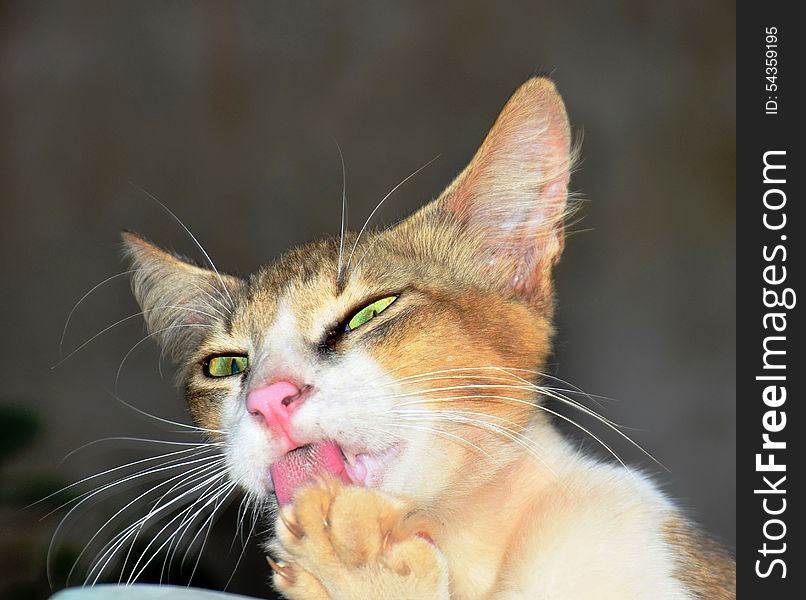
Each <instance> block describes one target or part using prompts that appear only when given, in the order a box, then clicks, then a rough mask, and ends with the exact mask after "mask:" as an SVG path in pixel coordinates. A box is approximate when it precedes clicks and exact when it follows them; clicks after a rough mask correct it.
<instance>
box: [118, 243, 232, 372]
mask: <svg viewBox="0 0 806 600" xmlns="http://www.w3.org/2000/svg"><path fill="white" fill-rule="evenodd" d="M121 237H122V238H123V249H124V256H125V258H126V259H127V260H128V261H129V262H130V263H131V269H132V274H131V285H132V292H133V293H134V297H135V299H136V300H137V303H138V304H139V305H140V308H141V309H142V311H143V318H144V319H145V322H146V326H147V328H148V332H149V334H151V335H153V337H154V338H155V339H156V340H157V342H158V343H159V345H160V346H161V347H162V349H163V351H164V352H165V353H166V354H168V355H170V356H171V357H172V358H173V359H174V360H175V361H176V362H177V363H179V362H181V361H183V360H185V359H186V358H187V357H188V356H190V355H191V354H192V353H193V352H194V351H195V350H196V347H197V346H198V344H199V342H200V340H201V339H202V338H203V337H204V335H205V334H206V333H207V332H208V331H209V330H210V329H211V328H212V327H213V325H214V323H215V322H217V321H223V320H225V319H227V318H228V316H229V314H230V312H231V310H232V308H233V299H232V298H233V296H234V294H235V292H236V291H237V290H238V289H239V288H240V286H241V285H242V281H241V280H240V279H238V278H236V277H233V276H231V275H226V274H224V273H218V272H216V271H213V270H209V269H204V268H202V267H199V266H196V265H194V264H192V263H191V262H189V261H188V260H186V259H184V258H181V257H179V256H176V255H174V254H171V253H169V252H166V251H165V250H162V249H160V248H158V247H157V246H155V245H154V244H151V243H150V242H148V241H146V240H145V239H143V238H142V237H140V236H139V235H137V234H135V233H132V232H129V231H124V232H123V233H122V234H121Z"/></svg>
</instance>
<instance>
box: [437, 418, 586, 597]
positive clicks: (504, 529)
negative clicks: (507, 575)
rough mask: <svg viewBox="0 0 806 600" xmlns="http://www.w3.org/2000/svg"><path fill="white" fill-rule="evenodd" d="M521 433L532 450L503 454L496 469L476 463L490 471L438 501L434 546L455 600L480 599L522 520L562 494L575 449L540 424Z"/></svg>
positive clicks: (495, 575) (500, 564)
mask: <svg viewBox="0 0 806 600" xmlns="http://www.w3.org/2000/svg"><path fill="white" fill-rule="evenodd" d="M524 434H525V435H526V436H527V437H528V439H529V440H531V442H532V444H530V446H533V447H534V451H533V452H527V451H526V450H524V449H522V448H521V449H520V450H519V451H517V452H512V453H510V454H509V455H506V454H505V455H502V456H501V461H500V463H499V464H498V466H497V467H494V466H492V465H491V464H487V465H485V464H484V459H479V463H478V464H477V465H475V466H476V470H478V469H490V470H492V471H493V472H492V473H491V474H490V473H485V476H484V477H479V480H480V481H468V482H467V483H468V485H467V486H463V487H464V488H465V490H466V491H465V493H464V494H463V495H461V496H454V497H453V498H451V499H450V500H447V501H442V502H441V503H440V510H439V511H437V512H435V513H434V515H433V516H434V520H435V522H436V524H435V529H434V531H435V532H436V536H435V542H436V544H437V546H438V547H440V548H441V549H443V551H444V552H445V555H446V556H447V557H449V563H450V564H449V569H450V571H451V573H453V574H455V576H454V577H453V578H452V581H453V585H454V590H455V591H456V592H457V597H460V598H475V597H484V595H485V591H486V590H489V589H490V588H491V587H492V586H493V584H494V583H495V582H496V579H497V577H498V574H499V572H500V571H501V567H502V562H503V561H506V560H507V552H506V549H507V547H509V546H510V545H511V542H512V539H513V537H514V536H516V535H517V534H518V532H519V531H521V529H522V526H523V524H522V522H521V521H522V519H523V518H525V517H527V516H528V515H533V514H535V513H539V512H540V510H541V509H540V506H541V503H543V502H545V503H550V502H554V501H556V498H557V495H558V494H564V493H565V483H564V471H565V469H566V468H567V466H568V464H569V459H570V460H571V461H573V458H572V457H573V455H574V454H575V451H574V450H573V449H572V448H571V446H570V445H569V443H568V442H567V441H566V440H565V439H564V438H563V437H562V436H561V435H560V434H559V432H557V431H556V430H555V429H554V428H553V427H552V426H551V425H550V424H549V423H547V422H546V421H545V420H539V421H537V422H535V423H533V424H532V425H530V426H529V428H528V429H527V430H525V432H524ZM488 463H489V461H488ZM471 478H472V476H471ZM468 565H473V568H468ZM460 574H461V577H459V575H460Z"/></svg>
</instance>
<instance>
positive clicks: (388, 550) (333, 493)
mask: <svg viewBox="0 0 806 600" xmlns="http://www.w3.org/2000/svg"><path fill="white" fill-rule="evenodd" d="M276 533H277V537H276V540H275V541H274V542H273V544H272V546H271V547H270V549H271V551H272V553H273V554H274V555H275V557H276V559H277V560H276V562H275V564H274V565H273V568H274V569H275V573H274V586H275V587H276V588H277V589H278V590H279V591H280V592H281V593H282V594H283V595H284V596H286V597H287V598H290V599H292V600H326V599H329V600H359V599H360V600H367V599H374V598H379V599H380V598H383V599H384V600H419V599H427V600H431V599H434V600H443V599H444V600H447V599H448V598H449V597H450V594H449V592H448V572H447V567H446V562H445V559H444V557H443V556H442V554H441V553H440V551H439V550H438V549H437V548H436V547H435V546H434V545H433V544H432V543H431V542H430V541H428V540H427V534H425V535H424V532H423V531H422V530H421V529H420V528H419V527H418V526H417V525H416V524H415V523H414V522H413V520H412V519H411V518H407V511H406V508H405V506H404V505H403V503H401V502H400V501H399V500H397V499H394V498H391V497H389V496H386V495H384V494H381V493H379V492H376V491H373V490H368V489H366V488H361V487H352V486H343V485H341V484H340V483H338V482H335V481H328V482H325V483H322V484H318V485H314V486H311V487H308V488H304V489H302V490H300V491H299V492H298V493H297V495H296V497H295V500H294V502H293V503H292V504H291V505H290V506H287V507H284V508H282V509H281V515H280V516H279V517H278V519H277V523H276Z"/></svg>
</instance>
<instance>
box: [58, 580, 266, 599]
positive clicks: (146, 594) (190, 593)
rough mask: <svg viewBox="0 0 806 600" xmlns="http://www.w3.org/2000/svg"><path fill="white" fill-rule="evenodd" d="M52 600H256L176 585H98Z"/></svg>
mask: <svg viewBox="0 0 806 600" xmlns="http://www.w3.org/2000/svg"><path fill="white" fill-rule="evenodd" d="M50 600H255V598H252V597H249V596H241V595H239V594H227V593H225V592H211V591H209V590H202V589H199V588H189V587H179V586H174V585H148V584H142V585H96V586H94V587H76V588H69V589H66V590H62V591H61V592H58V593H57V594H55V595H53V596H51V597H50Z"/></svg>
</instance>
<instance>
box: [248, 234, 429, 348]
mask: <svg viewBox="0 0 806 600" xmlns="http://www.w3.org/2000/svg"><path fill="white" fill-rule="evenodd" d="M353 243H354V239H353V238H352V237H346V238H345V241H344V243H342V242H341V241H340V240H338V239H335V240H319V241H316V242H312V243H309V244H306V245H304V246H300V247H298V248H294V249H292V250H290V251H288V252H287V253H285V254H284V255H282V256H281V257H280V258H278V259H277V260H275V261H273V262H272V263H269V264H267V265H265V266H264V267H262V268H261V269H259V270H258V271H257V272H255V273H254V274H253V275H252V276H251V277H250V278H249V280H248V285H247V286H246V288H245V290H244V294H243V298H242V301H241V302H240V303H239V310H238V311H236V314H235V315H234V317H233V329H234V330H236V332H239V333H242V334H249V335H251V336H253V337H254V336H255V335H259V333H260V332H264V331H266V330H267V329H269V328H270V327H271V326H272V325H274V324H275V323H276V322H277V321H278V319H281V318H282V319H283V320H284V321H286V322H293V324H294V326H295V327H296V328H297V329H298V330H299V331H300V332H301V333H304V334H310V335H316V334H317V333H318V332H321V330H322V329H323V328H329V327H333V326H335V325H336V324H337V323H338V322H339V321H340V320H342V319H343V318H344V317H345V311H349V310H350V309H351V308H354V307H356V306H358V305H360V303H361V302H363V301H365V300H367V299H369V298H374V297H375V296H378V295H383V294H392V293H398V292H399V291H400V290H401V289H402V288H404V287H406V286H407V285H409V284H410V282H411V279H412V277H413V274H412V273H411V271H410V269H407V268H406V265H405V264H404V263H403V262H401V261H400V260H399V256H395V254H396V253H395V252H394V250H393V248H390V246H389V244H388V243H387V241H386V240H383V239H381V238H380V237H378V236H367V239H366V240H364V241H363V243H362V244H361V245H359V246H357V247H356V249H355V251H354V252H353V251H352V246H351V244H353ZM359 307H360V306H359Z"/></svg>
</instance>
